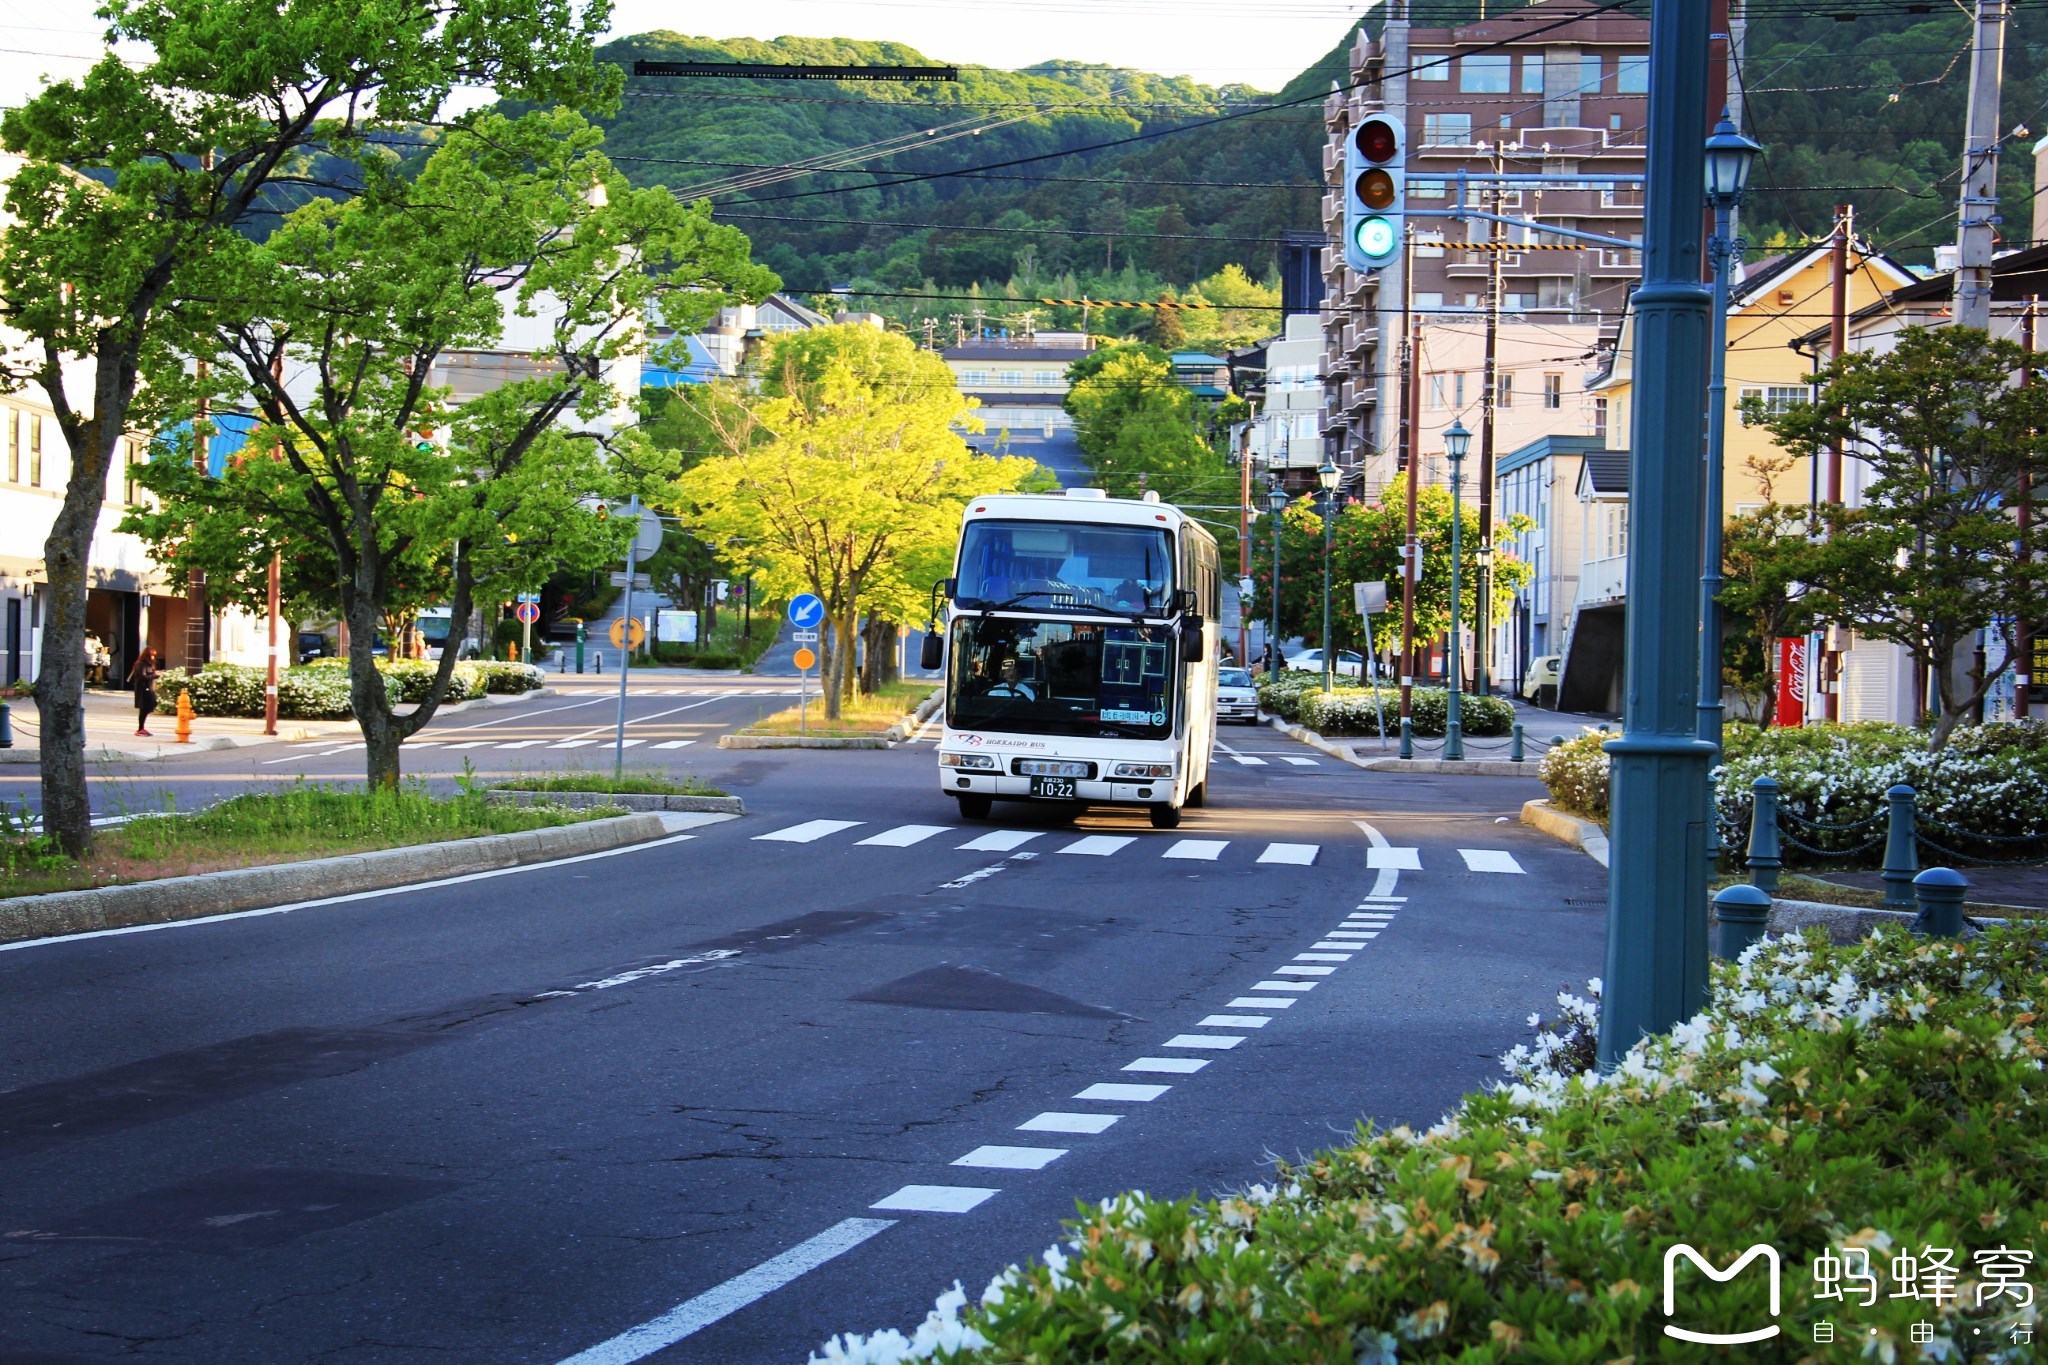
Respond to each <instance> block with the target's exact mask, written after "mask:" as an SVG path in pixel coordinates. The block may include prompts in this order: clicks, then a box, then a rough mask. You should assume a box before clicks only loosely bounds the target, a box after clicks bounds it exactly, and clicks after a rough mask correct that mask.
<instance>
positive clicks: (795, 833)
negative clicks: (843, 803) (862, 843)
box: [754, 820, 867, 844]
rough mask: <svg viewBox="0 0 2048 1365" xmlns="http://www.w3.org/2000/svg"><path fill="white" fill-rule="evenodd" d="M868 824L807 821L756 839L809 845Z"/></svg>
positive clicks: (839, 821) (851, 821) (843, 821)
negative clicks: (831, 835)
mask: <svg viewBox="0 0 2048 1365" xmlns="http://www.w3.org/2000/svg"><path fill="white" fill-rule="evenodd" d="M866 823H867V822H866V821H864V820H806V821H804V822H803V823H802V824H801V825H791V826H790V827H789V828H788V829H778V830H774V831H772V832H770V833H767V834H756V835H755V836H754V838H755V839H756V840H761V839H773V840H776V841H777V842H780V843H785V844H808V843H810V842H811V841H812V840H814V839H822V838H824V837H825V836H826V835H828V834H837V833H838V832H839V831H840V830H842V829H852V828H853V827H854V826H855V825H861V824H866Z"/></svg>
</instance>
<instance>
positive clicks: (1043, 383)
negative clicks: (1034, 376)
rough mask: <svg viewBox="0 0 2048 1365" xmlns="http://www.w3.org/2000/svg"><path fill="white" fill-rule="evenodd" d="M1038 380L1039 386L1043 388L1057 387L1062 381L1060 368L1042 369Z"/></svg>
mask: <svg viewBox="0 0 2048 1365" xmlns="http://www.w3.org/2000/svg"><path fill="white" fill-rule="evenodd" d="M1037 382H1038V387H1039V388H1041V389H1050V388H1055V387H1057V386H1058V384H1059V382H1060V372H1059V371H1058V370H1040V371H1039V372H1038V381H1037Z"/></svg>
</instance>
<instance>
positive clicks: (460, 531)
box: [133, 109, 775, 786]
mask: <svg viewBox="0 0 2048 1365" xmlns="http://www.w3.org/2000/svg"><path fill="white" fill-rule="evenodd" d="M602 139H603V134H602V133H601V132H600V131H599V130H598V129H596V128H595V127H593V126H592V125H591V124H590V123H588V122H587V121H586V120H585V119H584V118H583V117H582V116H581V115H579V114H577V113H575V112H573V111H571V110H566V109H557V110H552V111H536V112H533V113H529V114H527V115H525V116H523V117H521V118H518V119H510V118H506V117H504V116H502V115H495V114H486V115H481V116H479V117H478V118H476V119H475V120H474V121H473V122H471V123H470V124H468V125H466V126H464V127H462V128H459V129H457V130H455V131H454V132H453V133H452V134H451V135H450V136H449V138H448V139H447V142H446V144H445V145H444V146H443V147H442V148H441V150H439V151H437V152H436V153H435V154H434V155H433V156H432V158H430V159H429V160H428V162H427V164H426V167H425V169H424V170H423V172H422V173H421V175H420V177H419V179H418V180H417V182H414V183H410V184H407V183H403V182H400V181H398V180H396V179H395V178H385V179H381V180H380V179H376V178H374V177H373V180H372V188H371V190H370V192H367V193H365V194H363V195H361V196H358V197H356V198H354V199H351V200H348V201H345V202H338V203H337V202H331V201H326V200H320V201H316V202H314V203H312V204H309V205H307V206H306V207H304V208H301V209H299V210H297V211H296V212H294V213H293V214H291V216H290V217H288V218H287V219H286V220H285V221H284V223H283V224H282V225H281V226H280V227H279V229H278V230H277V231H276V232H275V233H273V234H272V235H271V236H270V238H269V239H268V240H267V241H265V242H264V243H262V244H261V245H260V246H258V245H255V244H249V245H248V246H246V248H245V249H244V250H243V251H241V252H240V253H238V259H237V262H236V266H237V269H236V272H235V280H236V288H235V293H234V296H233V300H232V307H230V306H228V305H227V304H222V305H220V306H217V307H216V309H215V312H214V317H213V322H214V327H215V328H216V331H215V334H214V336H213V337H211V338H207V339H205V342H206V349H204V350H200V351H199V352H198V358H200V359H204V360H207V361H209V362H210V363H211V365H212V367H213V373H214V374H215V375H216V376H219V377H220V378H221V379H222V381H223V382H225V381H226V380H227V379H228V378H229V377H232V378H233V379H234V380H235V381H237V383H238V384H239V386H240V387H239V392H234V391H230V392H229V393H227V394H226V395H225V396H226V397H228V398H230V399H232V400H236V401H240V402H246V403H249V404H250V405H252V406H253V407H254V408H255V409H256V411H257V412H258V413H259V414H260V419H261V420H260V422H259V425H258V427H257V430H256V432H255V433H254V435H253V436H252V438H251V449H250V452H249V456H248V458H245V459H241V460H238V461H235V462H233V463H231V464H230V466H229V468H228V469H227V470H226V472H225V473H224V475H223V476H222V477H220V478H217V479H216V478H212V477H209V476H207V475H205V474H202V473H200V472H198V471H196V470H194V469H193V468H192V467H191V466H190V465H189V464H187V463H186V462H184V461H182V460H178V461H161V462H152V464H151V465H150V467H149V469H148V470H147V472H146V474H145V482H146V483H147V484H148V485H149V486H150V487H151V488H152V489H154V490H155V491H156V492H158V493H159V494H160V495H161V498H162V503H161V506H160V507H159V508H158V509H156V510H154V511H150V512H144V513H140V514H138V515H137V516H136V517H135V518H134V519H133V521H134V525H135V526H136V527H137V529H139V530H141V531H143V532H144V534H146V535H148V536H149V537H150V539H151V540H152V541H153V542H154V543H155V544H156V546H157V547H158V549H159V550H160V552H161V553H163V554H164V555H166V556H167V557H168V558H169V559H170V560H171V561H172V562H173V563H179V564H183V563H187V562H193V563H202V561H199V560H198V559H197V558H196V557H197V556H198V555H199V554H201V553H203V550H204V547H205V546H207V545H208V544H210V542H209V541H208V540H207V539H206V538H205V537H203V536H191V535H189V534H188V530H187V528H190V527H193V526H196V525H200V524H202V523H204V522H206V521H207V520H209V519H216V518H217V519H221V520H223V521H225V522H232V523H234V524H237V525H240V526H243V527H245V528H247V529H246V530H245V532H244V533H243V534H244V536H245V537H246V543H245V544H244V545H242V546H239V547H237V548H238V549H239V551H240V553H239V554H237V555H231V556H229V557H227V558H225V559H224V560H223V559H218V558H215V559H208V560H205V561H203V567H204V568H205V569H206V570H207V572H208V576H209V578H212V577H214V576H216V575H218V576H219V577H220V578H222V579H225V580H228V581H230V582H234V581H241V582H244V583H246V581H247V580H248V578H249V577H250V576H251V575H255V574H259V573H260V572H261V567H260V566H261V565H262V563H263V560H264V559H266V558H267V557H268V556H267V554H258V555H254V556H252V555H250V554H249V553H248V552H249V551H250V550H268V549H273V548H276V549H282V548H283V547H286V546H294V545H303V546H317V547H319V548H318V550H317V552H315V553H316V554H317V556H318V557H319V558H321V559H324V560H325V561H326V563H327V565H328V572H329V573H331V575H332V577H331V579H330V580H329V584H330V587H329V591H331V593H332V595H333V597H332V600H333V601H334V603H335V605H336V606H337V607H338V609H339V611H340V614H341V616H342V619H343V620H345V621H346V622H347V623H348V626H349V632H350V640H349V680H350V697H351V701H352V703H353V706H354V710H355V716H356V721H357V723H358V724H359V725H360V726H361V727H362V731H363V739H364V742H365V747H366V751H367V762H368V776H369V780H370V782H371V783H372V784H373V785H380V786H392V785H395V784H396V783H397V781H398V778H399V747H400V745H401V744H402V743H403V742H404V740H405V739H406V738H407V737H408V736H410V735H412V734H414V733H416V732H417V731H418V730H419V729H420V728H422V727H423V726H424V725H426V724H427V722H428V721H429V720H430V719H431V718H432V716H433V714H434V711H435V709H436V707H437V706H438V705H439V703H440V699H441V697H442V696H443V695H445V691H446V687H447V683H448V679H449V677H450V675H451V673H452V671H453V669H454V666H455V663H456V653H457V651H454V650H446V651H443V654H442V657H441V664H440V671H439V673H438V675H437V676H436V677H435V679H434V681H433V686H432V690H431V691H430V693H429V694H428V696H427V698H426V700H425V701H424V702H422V703H421V704H420V705H419V706H418V707H417V708H416V709H414V710H413V711H412V712H411V713H409V714H408V715H405V716H402V717H401V716H398V715H396V714H395V713H394V712H393V710H392V706H391V701H390V698H389V696H388V694H387V693H386V691H385V687H384V681H383V677H382V675H381V674H380V673H379V672H378V670H377V667H376V661H375V659H374V657H373V654H372V650H373V648H374V644H375V637H376V629H377V626H378V624H379V623H380V622H381V621H382V620H384V619H385V618H387V617H389V616H391V615H392V614H393V608H394V607H395V606H398V607H402V606H404V605H408V604H409V605H415V606H416V605H417V604H419V602H420V601H421V600H422V597H423V585H433V586H431V587H428V588H427V590H426V591H427V593H428V594H430V595H428V596H427V597H426V600H432V595H431V594H438V591H439V588H438V583H439V582H440V575H441V572H442V571H441V566H443V565H446V571H445V572H446V579H445V581H446V590H447V599H446V600H448V601H449V602H450V604H451V607H452V611H453V615H454V618H455V619H456V620H457V621H466V620H468V619H469V615H470V611H471V608H472V604H473V603H474V602H475V601H476V600H478V597H479V596H480V595H481V596H482V597H483V598H486V599H492V598H499V597H505V596H510V595H511V594H512V593H513V592H515V591H517V590H518V589H521V588H524V587H526V586H528V585H530V584H532V583H535V582H539V581H541V580H542V579H543V578H545V577H546V575H547V571H548V569H549V568H550V567H552V566H553V565H555V564H558V563H563V564H567V565H569V566H571V567H574V566H577V565H591V564H596V563H599V562H602V561H604V560H607V559H610V558H612V557H614V556H615V555H616V554H617V553H618V552H619V551H620V550H621V549H622V548H623V540H624V538H625V535H626V530H625V527H624V525H623V523H622V522H621V521H608V520H606V519H605V518H604V517H602V516H601V515H599V512H598V511H597V510H596V507H595V506H594V500H596V499H601V498H606V497H618V496H622V495H623V494H624V493H626V492H627V491H629V490H630V489H632V488H634V487H635V486H638V485H643V484H646V483H648V482H650V481H651V480H652V479H654V478H655V477H657V476H658V475H659V474H660V473H662V472H663V462H662V461H661V460H660V459H659V458H658V456H659V452H657V451H655V450H654V448H653V447H652V446H651V445H649V444H648V443H647V442H646V441H645V440H643V439H640V438H639V437H638V435H637V433H636V432H634V431H633V430H632V429H631V428H627V429H625V430H624V431H619V432H615V433H613V434H612V435H610V436H609V437H607V436H604V435H602V434H601V432H602V428H601V427H595V426H593V425H592V424H595V423H597V422H599V420H600V419H603V418H606V417H607V416H608V415H611V414H615V413H616V412H617V411H618V410H619V409H620V407H621V404H622V401H623V399H622V395H621V394H620V393H619V391H618V390H617V388H616V387H615V384H614V381H613V378H612V376H613V375H614V374H615V373H618V372H619V371H621V370H624V371H629V372H631V379H632V381H633V382H634V383H635V386H636V387H635V390H634V391H635V392H637V381H638V378H639V376H638V373H637V370H638V361H639V356H640V354H641V349H642V345H643V341H642V330H641V322H640V320H641V319H642V318H643V317H645V316H646V315H647V313H648V312H649V311H650V310H651V309H652V308H654V307H656V306H657V305H658V306H659V307H660V308H661V310H662V313H663V315H664V317H665V318H667V319H668V320H669V321H670V322H671V323H672V324H673V325H675V326H677V327H678V328H679V329H688V328H690V327H692V326H695V325H698V324H700V323H701V322H704V321H708V320H709V318H710V317H711V316H712V314H713V313H714V312H715V311H716V310H717V309H718V307H719V306H721V305H722V304H724V303H727V302H729V301H732V300H735V299H740V298H755V297H759V296H761V295H763V294H765V293H766V292H767V291H768V290H769V289H771V288H772V287H773V286H774V284H775V277H774V276H773V275H771V274H770V273H768V272H767V271H765V270H763V269H761V268H760V267H758V266H755V265H753V264H751V263H750V262H749V261H748V259H747V243H746V239H745V238H744V237H742V236H741V235H740V234H739V233H738V232H737V231H736V230H734V229H732V228H728V227H724V226H721V225H717V224H714V223H712V222H711V221H710V211H709V208H708V206H707V205H704V204H702V203H699V204H695V205H686V204H683V203H681V202H679V201H678V200H677V199H676V198H675V196H673V195H671V194H669V193H668V192H667V191H665V190H661V189H647V190H635V189H633V188H632V187H630V186H629V185H627V184H626V183H625V181H624V180H623V179H622V178H620V177H619V176H617V175H615V174H614V173H613V172H612V170H611V168H610V165H609V163H608V162H607V161H606V160H605V158H604V157H603V155H602V154H601V153H600V152H599V151H598V150H597V147H598V144H599V143H600V142H601V141H602ZM508 315H509V316H510V317H517V318H519V319H521V326H522V327H523V329H524V330H526V331H527V332H528V333H529V334H534V333H537V334H538V335H539V338H540V339H539V341H538V344H537V345H535V347H534V349H533V352H532V354H531V359H530V363H529V365H528V367H527V368H526V370H525V372H524V373H523V374H520V375H519V376H518V377H515V378H513V379H511V380H510V381H509V382H507V383H505V384H503V385H501V386H500V387H498V388H495V389H492V390H491V391H489V392H487V393H484V394H481V395H479V396H476V397H472V398H470V399H468V400H467V401H465V402H463V403H462V404H460V405H459V406H452V407H451V405H450V402H449V397H448V394H447V392H446V391H445V390H440V389H436V388H435V387H433V386H432V385H431V384H430V382H429V381H430V377H431V375H432V373H433V369H434V366H435V363H436V362H437V361H438V360H439V359H441V357H442V356H443V355H445V354H446V353H447V352H449V351H451V350H456V349H474V348H491V347H498V346H501V345H502V344H503V342H504V339H505V336H506V332H507V328H508ZM288 376H289V378H288ZM569 418H574V419H577V420H578V421H579V422H580V423H582V424H583V428H582V429H580V430H574V431H572V430H570V429H569V428H568V427H567V426H565V425H564V419H569ZM273 448H274V449H275V451H276V452H277V458H270V457H269V456H268V452H269V451H270V450H271V449H273ZM429 566H430V568H431V572H426V571H424V570H426V569H428V567H429Z"/></svg>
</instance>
